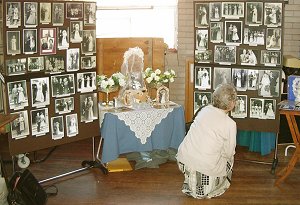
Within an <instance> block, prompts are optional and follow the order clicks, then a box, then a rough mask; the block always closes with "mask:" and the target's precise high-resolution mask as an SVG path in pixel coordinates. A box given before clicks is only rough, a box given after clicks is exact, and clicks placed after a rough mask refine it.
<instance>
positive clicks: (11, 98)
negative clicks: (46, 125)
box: [7, 80, 28, 110]
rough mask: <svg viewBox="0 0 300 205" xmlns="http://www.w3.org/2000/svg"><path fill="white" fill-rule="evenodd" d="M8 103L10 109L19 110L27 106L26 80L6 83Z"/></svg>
mask: <svg viewBox="0 0 300 205" xmlns="http://www.w3.org/2000/svg"><path fill="white" fill-rule="evenodd" d="M7 90H8V92H7V93H8V104H9V109H11V110H21V109H24V108H25V107H27V106H28V93H27V84H26V80H21V81H14V82H8V83H7Z"/></svg>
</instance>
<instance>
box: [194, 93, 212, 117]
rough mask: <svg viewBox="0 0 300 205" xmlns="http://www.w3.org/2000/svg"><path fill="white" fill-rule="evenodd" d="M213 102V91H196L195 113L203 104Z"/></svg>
mask: <svg viewBox="0 0 300 205" xmlns="http://www.w3.org/2000/svg"><path fill="white" fill-rule="evenodd" d="M211 102H212V93H211V92H200V91H195V92H194V114H195V113H196V112H197V110H198V109H199V108H201V107H203V106H206V105H208V104H211Z"/></svg>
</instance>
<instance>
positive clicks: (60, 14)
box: [52, 3, 65, 26]
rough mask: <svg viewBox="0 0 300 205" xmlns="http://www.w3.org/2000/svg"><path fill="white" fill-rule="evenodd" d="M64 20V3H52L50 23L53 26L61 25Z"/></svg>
mask: <svg viewBox="0 0 300 205" xmlns="http://www.w3.org/2000/svg"><path fill="white" fill-rule="evenodd" d="M64 20H65V4H64V3H52V24H53V26H62V25H63V24H64Z"/></svg>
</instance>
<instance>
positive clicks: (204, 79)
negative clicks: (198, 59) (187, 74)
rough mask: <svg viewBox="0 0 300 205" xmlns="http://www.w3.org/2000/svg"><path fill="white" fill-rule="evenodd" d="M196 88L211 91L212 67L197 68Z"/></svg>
mask: <svg viewBox="0 0 300 205" xmlns="http://www.w3.org/2000/svg"><path fill="white" fill-rule="evenodd" d="M194 73H195V88H197V89H199V90H206V89H211V67H202V66H195V72H194Z"/></svg>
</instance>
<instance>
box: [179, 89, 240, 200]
mask: <svg viewBox="0 0 300 205" xmlns="http://www.w3.org/2000/svg"><path fill="white" fill-rule="evenodd" d="M236 95H237V93H236V88H235V87H234V86H233V85H231V84H221V85H219V86H218V87H217V88H216V90H215V91H214V93H213V100H212V102H213V103H212V105H207V106H206V107H204V108H203V109H202V110H201V111H200V112H199V113H198V114H197V116H196V118H195V120H194V122H193V124H192V125H191V127H190V130H189V131H188V133H187V135H186V137H185V139H184V140H183V142H182V143H181V145H180V146H179V148H178V153H177V156H176V158H177V161H178V166H179V169H180V171H182V173H183V174H184V177H185V180H184V183H183V186H182V192H183V193H185V194H186V195H188V196H192V197H194V198H198V199H204V198H212V197H216V196H220V195H222V194H223V193H224V192H225V191H226V190H227V189H228V188H229V186H230V181H231V174H232V166H233V162H234V154H235V146H236V132H237V130H236V123H235V122H234V121H233V120H232V119H231V118H230V117H229V116H228V113H229V112H230V111H231V110H232V109H233V108H234V106H235V102H236Z"/></svg>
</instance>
